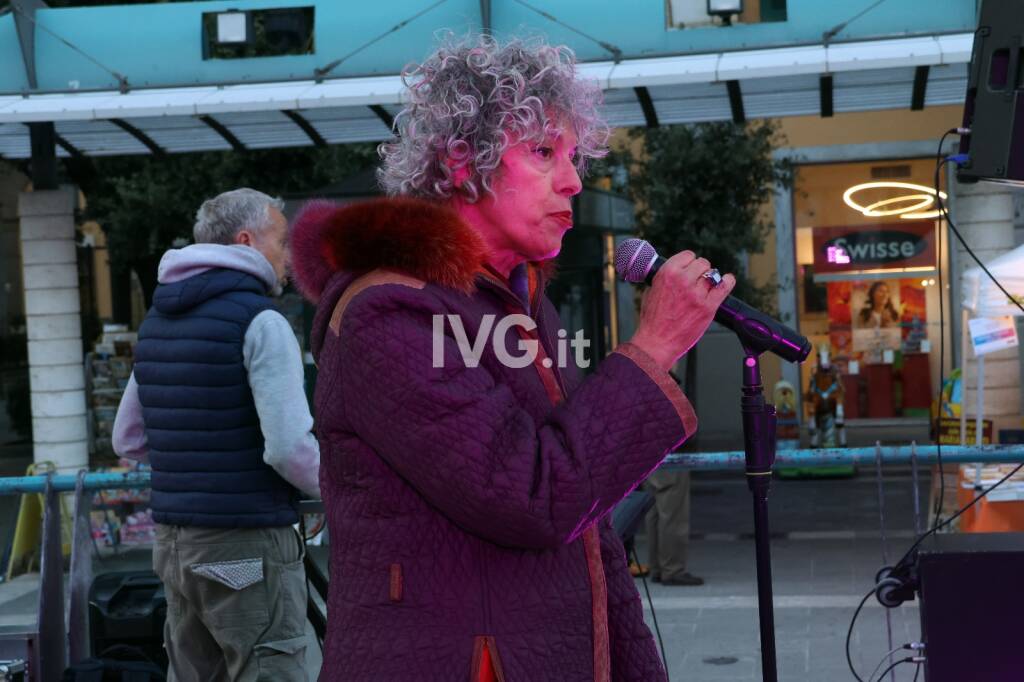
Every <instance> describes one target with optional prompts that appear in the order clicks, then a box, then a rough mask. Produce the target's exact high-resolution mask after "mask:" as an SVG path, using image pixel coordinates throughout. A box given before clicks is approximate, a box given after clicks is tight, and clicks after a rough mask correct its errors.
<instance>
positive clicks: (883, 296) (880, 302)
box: [871, 284, 889, 308]
mask: <svg viewBox="0 0 1024 682" xmlns="http://www.w3.org/2000/svg"><path fill="white" fill-rule="evenodd" d="M888 300H889V285H888V284H882V285H879V286H878V287H876V288H875V293H874V295H873V296H872V297H871V306H872V307H874V308H881V307H882V306H884V305H885V302H886V301H888Z"/></svg>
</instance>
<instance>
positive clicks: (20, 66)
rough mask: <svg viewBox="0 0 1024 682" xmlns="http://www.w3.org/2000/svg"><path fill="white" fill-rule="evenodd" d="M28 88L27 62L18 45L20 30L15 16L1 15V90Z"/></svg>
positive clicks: (11, 90) (9, 90)
mask: <svg viewBox="0 0 1024 682" xmlns="http://www.w3.org/2000/svg"><path fill="white" fill-rule="evenodd" d="M27 89H28V78H27V77H26V75H25V64H24V62H23V61H22V58H21V47H19V45H18V32H17V29H15V27H14V17H13V16H12V15H10V14H8V15H7V16H3V17H0V92H20V91H22V90H27Z"/></svg>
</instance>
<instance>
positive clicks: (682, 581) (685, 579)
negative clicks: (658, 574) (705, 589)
mask: <svg viewBox="0 0 1024 682" xmlns="http://www.w3.org/2000/svg"><path fill="white" fill-rule="evenodd" d="M656 582H660V583H661V584H662V585H682V586H687V587H694V586H696V585H703V584H704V578H699V577H697V576H695V575H693V574H691V573H683V574H682V575H677V576H673V577H671V578H665V579H663V580H658V581H656Z"/></svg>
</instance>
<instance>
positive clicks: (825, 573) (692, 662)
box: [0, 470, 928, 682]
mask: <svg viewBox="0 0 1024 682" xmlns="http://www.w3.org/2000/svg"><path fill="white" fill-rule="evenodd" d="M927 483H928V481H927V478H925V479H924V480H922V481H921V484H920V485H921V489H922V491H924V490H926V489H927ZM693 486H694V497H693V523H692V526H693V532H694V535H695V539H694V540H693V542H692V550H691V555H692V560H691V570H692V571H693V572H694V573H696V574H698V575H701V576H703V577H704V578H706V579H707V584H706V585H704V586H702V587H663V586H661V585H657V584H650V585H649V586H648V587H649V589H650V594H651V598H652V601H653V605H654V610H653V613H652V611H651V609H650V607H649V606H648V607H647V615H648V622H649V623H651V624H652V625H653V616H655V615H656V616H657V620H658V624H659V626H660V632H661V636H662V640H663V641H664V646H665V652H666V656H667V659H668V666H669V672H670V675H671V679H672V680H674V681H677V682H679V681H686V682H702V681H705V680H706V681H709V682H710V681H714V680H747V679H751V680H757V679H761V675H760V649H759V642H758V618H757V600H756V585H755V578H754V545H753V541H752V540H750V539H749V537H748V534H749V533H750V531H751V528H752V520H751V511H750V509H751V502H750V494H749V492H748V491H747V488H746V484H745V482H744V480H743V478H742V476H741V475H740V474H714V475H712V474H703V475H697V476H695V479H694V484H693ZM926 499H927V497H926V494H925V493H924V492H922V500H926ZM0 500H2V498H0ZM912 505H913V494H912V486H911V483H910V477H909V475H908V473H907V472H906V470H895V471H893V472H892V473H890V475H889V477H888V479H887V483H886V495H885V509H886V515H887V532H888V538H889V542H888V549H889V552H890V560H895V559H896V558H898V556H899V554H901V553H902V551H903V550H905V549H906V548H907V547H908V546H909V543H910V541H911V537H912V529H913V518H914V517H913V506H912ZM878 508H879V507H878V497H877V488H876V482H875V480H874V477H873V476H870V475H868V473H862V475H861V476H859V477H856V478H852V479H842V480H806V481H780V480H776V482H775V483H774V484H773V493H772V496H771V499H770V510H771V520H772V530H773V534H774V535H775V539H774V540H773V542H772V552H773V571H774V588H775V618H776V638H777V651H778V662H779V679H781V680H786V681H787V682H788V681H793V682H832V681H833V680H852V679H853V678H852V676H851V675H850V673H849V671H848V670H847V667H846V660H845V655H844V646H843V645H844V641H845V637H846V631H847V627H848V625H849V622H850V617H851V615H852V614H853V610H854V608H855V607H856V605H857V603H858V602H859V600H860V598H861V597H862V596H863V595H864V594H865V592H867V590H868V589H870V587H871V584H872V582H873V577H874V574H875V572H876V570H877V569H878V568H879V567H880V566H881V565H882V564H883V560H882V543H881V537H880V533H879V515H878ZM2 523H3V519H2V518H0V524H2ZM6 530H7V528H5V527H3V526H2V525H0V535H2V534H3V533H4V532H6ZM638 550H639V551H640V554H641V556H642V557H643V556H645V552H644V550H645V546H644V538H643V537H642V536H641V537H640V538H639V547H638ZM148 561H149V557H148V555H147V554H146V553H145V552H141V553H140V552H133V553H129V554H128V555H126V556H123V557H121V558H119V559H117V560H116V561H114V560H111V559H107V560H106V562H105V564H104V565H100V564H97V565H96V570H97V571H104V570H110V569H111V568H113V567H114V566H115V564H116V566H117V567H118V568H121V567H129V566H140V567H141V566H145V565H147V564H148ZM638 586H639V587H640V590H641V594H642V595H643V593H644V588H643V585H642V584H641V583H640V582H639V581H638ZM36 599H37V593H36V588H35V583H34V577H33V576H25V577H22V578H19V579H17V580H15V581H12V582H11V583H9V584H0V625H10V624H15V623H25V622H31V621H32V620H33V619H34V613H35V605H36ZM645 601H646V598H645ZM889 616H890V617H891V626H892V630H893V642H894V646H895V645H898V644H902V643H904V642H908V641H911V640H916V639H917V638H919V636H920V631H919V626H918V612H917V608H916V606H915V605H911V606H910V607H904V608H902V609H899V610H897V611H892V612H889ZM889 648H890V647H889V646H888V644H887V635H886V611H885V610H883V609H882V608H881V607H879V606H877V605H876V603H875V602H874V601H873V600H872V601H869V602H868V606H867V607H866V608H865V611H864V612H862V614H861V617H860V618H859V620H858V623H857V628H856V630H855V632H854V637H853V642H852V651H853V660H854V663H855V665H856V666H857V669H858V671H859V673H860V675H861V677H862V678H865V679H866V678H867V675H868V673H869V672H870V671H871V670H872V669H873V668H874V667H875V665H876V664H877V663H878V662H879V661H880V660H881V659H882V658H883V657H884V655H885V653H886V651H888V650H889ZM902 668H903V669H902V670H901V671H900V672H899V673H898V674H897V675H896V679H897V680H903V681H905V682H910V680H911V679H912V678H913V673H914V670H913V668H912V666H909V665H905V666H902ZM922 677H923V675H922Z"/></svg>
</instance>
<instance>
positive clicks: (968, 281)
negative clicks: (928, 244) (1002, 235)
mask: <svg viewBox="0 0 1024 682" xmlns="http://www.w3.org/2000/svg"><path fill="white" fill-rule="evenodd" d="M985 267H987V268H988V271H989V272H991V273H992V275H993V277H995V278H996V279H997V280H999V283H1000V284H1002V285H1003V288H1005V289H1006V291H1007V292H1009V293H1010V295H1011V296H1013V297H1014V298H1015V299H1016V300H1017V301H1018V302H1019V303H1021V304H1024V245H1022V246H1018V247H1017V248H1016V249H1014V250H1013V251H1009V252H1007V253H1004V254H1002V255H1001V256H998V257H996V258H994V259H992V261H991V262H989V263H986V264H985ZM960 289H961V292H962V300H961V307H962V308H963V324H962V325H961V328H962V330H963V332H962V335H961V339H960V357H961V358H965V357H966V356H965V353H966V350H967V344H968V338H967V335H968V320H969V319H970V318H971V317H972V316H973V317H975V318H982V317H988V318H992V317H1006V316H1012V317H1021V316H1024V312H1022V311H1021V309H1020V308H1019V307H1018V306H1017V305H1015V304H1014V303H1013V301H1011V300H1009V299H1008V298H1007V296H1006V294H1004V293H1003V292H1002V291H1000V290H999V287H997V286H996V285H995V283H994V282H993V281H992V279H991V278H990V277H989V276H988V275H986V274H985V272H984V271H982V269H981V268H980V267H979V266H975V267H973V268H969V269H968V270H965V271H964V274H963V275H962V277H961V285H960ZM977 363H978V364H977V371H978V390H977V407H976V409H975V444H976V445H981V439H982V424H983V416H984V398H985V356H984V355H979V356H978V358H977ZM964 365H965V366H966V361H965V362H964ZM961 380H962V381H963V382H964V383H963V387H964V394H963V395H964V397H965V398H966V388H967V377H966V373H964V375H963V376H962V379H961ZM965 408H966V405H964V406H962V407H961V410H960V444H961V445H963V444H964V442H965V440H966V438H967V410H966V409H965ZM978 472H979V475H980V467H979V468H978Z"/></svg>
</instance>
